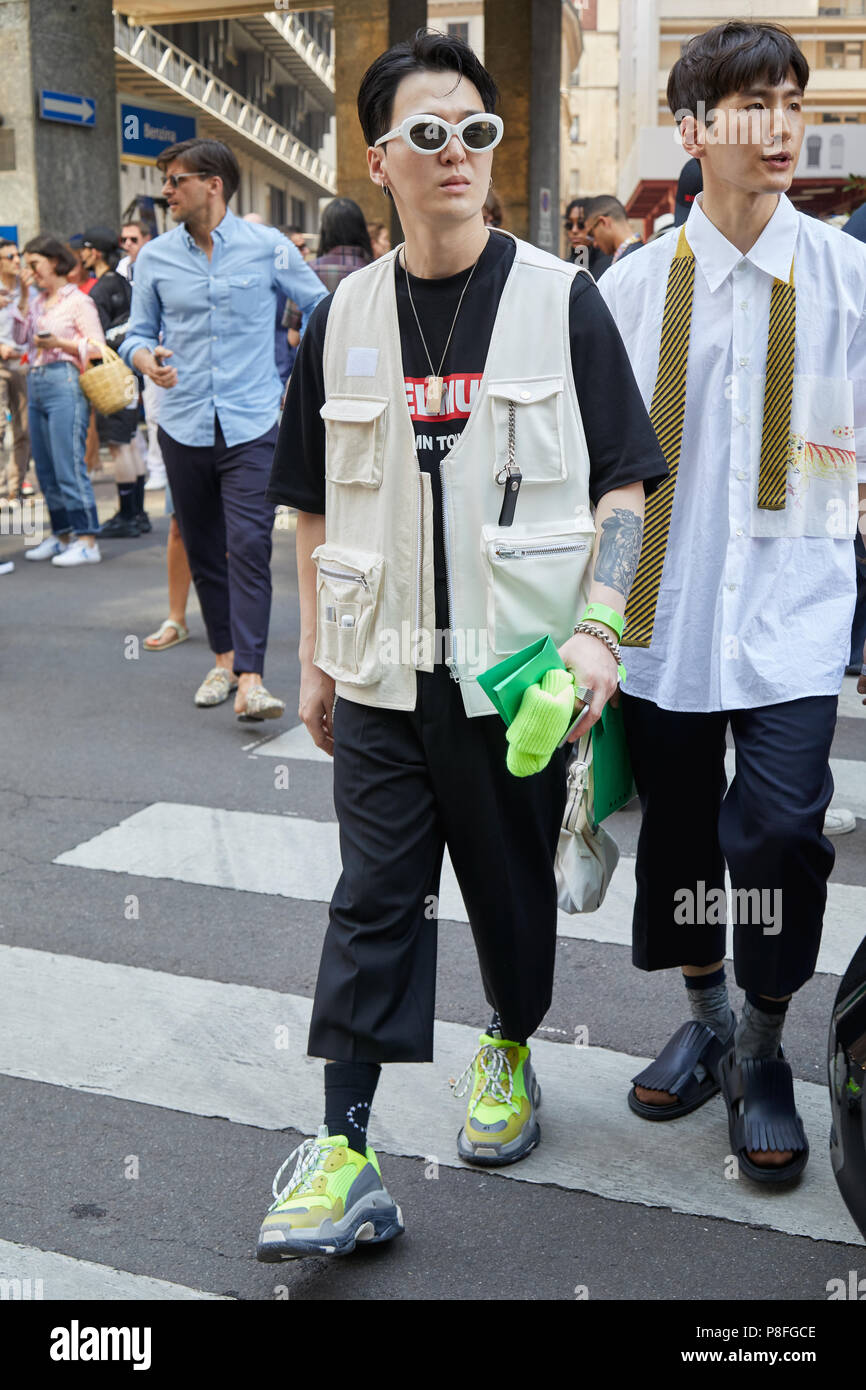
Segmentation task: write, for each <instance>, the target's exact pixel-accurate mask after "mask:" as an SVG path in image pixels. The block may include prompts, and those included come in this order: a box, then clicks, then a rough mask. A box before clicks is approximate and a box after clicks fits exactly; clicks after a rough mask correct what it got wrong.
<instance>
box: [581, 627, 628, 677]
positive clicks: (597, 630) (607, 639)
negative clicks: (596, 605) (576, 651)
mask: <svg viewBox="0 0 866 1390" xmlns="http://www.w3.org/2000/svg"><path fill="white" fill-rule="evenodd" d="M574 631H575V633H578V632H585V633H586V634H587V636H589V637H597V638H598V640H599V642H603V643H604V645H605V646H606V647H607V649H608V651H611V652H613V655H614V657H615V659H616V664H617V666H618V665H619V663H620V662H621V661H622V653H621V652H620V649H619V645H618V643H617V642H616V640H615V638H613V637H611V635H610V633H609V632H605V630H604V628H602V627H596V626H595V624H594V623H578V624H577V626H576V627H575V629H574Z"/></svg>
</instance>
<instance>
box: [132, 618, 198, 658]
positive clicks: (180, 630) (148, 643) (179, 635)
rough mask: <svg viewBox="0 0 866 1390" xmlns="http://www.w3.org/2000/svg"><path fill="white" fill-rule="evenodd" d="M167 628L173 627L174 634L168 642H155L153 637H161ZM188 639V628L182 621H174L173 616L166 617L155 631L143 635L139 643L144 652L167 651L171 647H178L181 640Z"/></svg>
mask: <svg viewBox="0 0 866 1390" xmlns="http://www.w3.org/2000/svg"><path fill="white" fill-rule="evenodd" d="M169 628H174V631H175V633H176V636H175V637H173V638H172V640H171V641H170V642H159V643H157V642H156V640H155V639H157V638H159V637H161V636H162V634H163V633H164V632H168V630H169ZM188 640H189V628H188V627H184V625H183V623H178V622H176V621H175V619H174V618H166V620H165V622H164V623H162V624H161V625H160V626H159V627H158V628H157V630H156V632H151V633H150V634H149V635H148V636H147V637H145V639H144V641H143V642H142V644H141V645H142V646H143V647H144V650H145V651H146V652H167V651H168V650H169V649H170V648H171V647H179V646H180V644H181V642H186V641H188Z"/></svg>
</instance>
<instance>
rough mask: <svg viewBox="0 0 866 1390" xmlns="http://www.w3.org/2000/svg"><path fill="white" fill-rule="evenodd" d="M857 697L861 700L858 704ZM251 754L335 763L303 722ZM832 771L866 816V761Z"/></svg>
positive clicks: (840, 791)
mask: <svg viewBox="0 0 866 1390" xmlns="http://www.w3.org/2000/svg"><path fill="white" fill-rule="evenodd" d="M845 679H846V682H849V683H850V684H846V686H845V687H844V688H843V696H844V699H845V702H846V709H845V710H844V711H843V709H842V703H841V698H840V707H839V713H840V715H841V714H843V713H844V714H853V713H855V711H856V713H857V714H858V715H860V714H862V715H866V706H863V705H862V704H860V703H859V702H860V701H861V700H862V698H863V697H862V696H860V695H857V692H856V684H857V682H856V680H855V679H854V677H853V676H846V678H845ZM855 700H856V701H857V702H858V703H857V704H856V706H855V704H854V701H855ZM849 707H850V708H849ZM864 751H866V748H864ZM250 757H259V758H289V759H299V760H301V761H303V762H317V763H318V762H323V763H329V764H331V763H332V760H331V758H330V757H329V756H328V754H327V753H323V752H322V750H321V749H320V748H317V747H316V745H315V744H314V743H313V740H312V739H311V738H310V735H309V734H308V733H307V731H306V729H305V728H304V726H303V724H298V725H296V726H295V728H294V729H289V730H288V731H287V732H286V733H284V734H280V735H279V736H278V737H277V738H274V739H268V740H267V741H264V740H263V741H262V743H261V744H260V745H259V746H258V747H257V748H256V749H255V750H254V752H252V753H250ZM735 770H736V759H735V754H734V751H733V749H730V748H729V749H728V752H727V754H726V755H725V771H726V773H727V776H728V782H729V783H730V782H731V781H732V779H733V776H734V772H735ZM830 770H831V772H832V773H833V781H834V783H835V788H836V790H835V793H834V797H833V800H834V801H835V802H836V803H837V804H838V805H840V806H847V808H848V810H849V811H853V812H854V815H855V816H862V817H866V762H863V761H861V760H860V759H856V758H831V759H830Z"/></svg>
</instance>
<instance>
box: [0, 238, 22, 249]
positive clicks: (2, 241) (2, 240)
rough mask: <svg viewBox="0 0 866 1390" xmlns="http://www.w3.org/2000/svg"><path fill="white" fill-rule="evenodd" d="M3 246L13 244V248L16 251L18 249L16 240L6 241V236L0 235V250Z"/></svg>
mask: <svg viewBox="0 0 866 1390" xmlns="http://www.w3.org/2000/svg"><path fill="white" fill-rule="evenodd" d="M4 246H14V247H15V250H16V251H17V250H18V242H17V241H8V240H7V238H6V237H5V236H4V237H0V251H2V250H3V247H4Z"/></svg>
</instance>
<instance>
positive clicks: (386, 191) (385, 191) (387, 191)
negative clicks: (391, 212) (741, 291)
mask: <svg viewBox="0 0 866 1390" xmlns="http://www.w3.org/2000/svg"><path fill="white" fill-rule="evenodd" d="M382 192H383V194H384V195H385V197H386V198H390V196H391V191H390V189H389V188H388V185H387V183H383V184H382Z"/></svg>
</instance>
